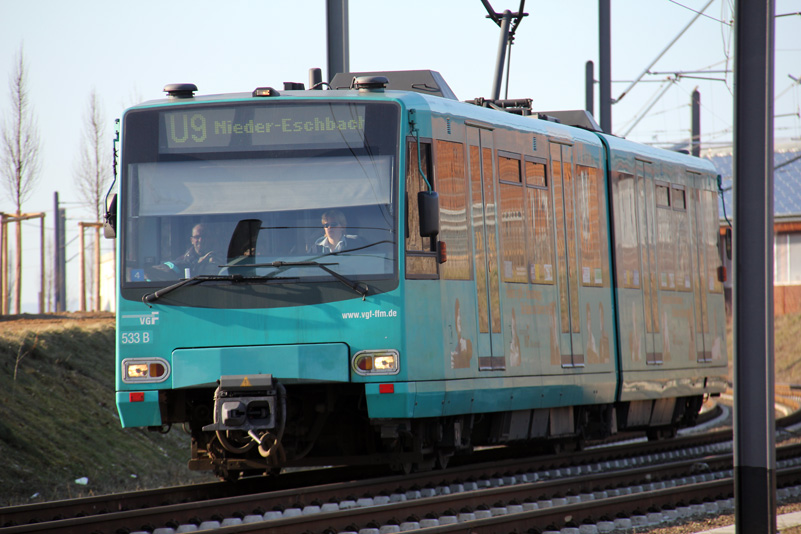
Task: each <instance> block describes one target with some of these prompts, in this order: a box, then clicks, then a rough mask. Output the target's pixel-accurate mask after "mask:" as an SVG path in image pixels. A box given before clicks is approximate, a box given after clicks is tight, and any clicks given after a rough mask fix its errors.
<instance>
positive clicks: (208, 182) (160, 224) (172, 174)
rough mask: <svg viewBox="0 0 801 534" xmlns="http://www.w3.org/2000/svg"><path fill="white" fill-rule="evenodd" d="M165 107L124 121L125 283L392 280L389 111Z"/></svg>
mask: <svg viewBox="0 0 801 534" xmlns="http://www.w3.org/2000/svg"><path fill="white" fill-rule="evenodd" d="M175 109H176V108H175V107H167V108H159V109H155V110H154V109H151V110H143V111H135V112H131V113H129V114H128V116H126V126H125V130H124V131H123V141H124V143H125V144H124V152H123V154H124V155H123V158H124V159H123V165H124V174H123V184H122V188H123V189H122V195H121V196H122V199H123V208H122V217H123V220H124V226H123V231H122V235H121V237H122V239H123V242H122V247H123V277H122V278H123V285H124V287H135V286H137V285H141V286H145V285H148V286H163V285H164V282H174V281H178V280H182V279H187V278H191V277H196V276H198V275H201V276H204V275H209V276H215V275H220V276H221V278H222V277H224V276H229V275H242V276H243V277H247V278H248V279H249V280H257V279H259V278H263V279H265V280H269V281H270V282H271V283H276V282H280V281H281V280H291V281H292V282H293V283H297V282H306V281H308V282H313V281H329V280H337V279H338V278H341V277H346V278H347V280H349V281H351V280H353V281H359V280H376V279H386V278H390V277H395V276H397V274H396V272H397V261H396V258H395V256H396V249H397V245H396V244H397V237H396V224H397V223H396V221H397V216H396V205H397V199H396V196H397V192H396V191H397V180H396V176H397V151H398V142H397V139H398V134H397V129H398V119H397V117H398V108H397V106H395V105H394V104H385V103H367V104H365V103H358V104H357V103H347V102H346V103H331V102H325V103H311V104H310V103H308V101H306V102H304V103H279V104H273V105H269V106H266V105H264V104H263V103H261V102H259V103H257V104H237V105H230V104H228V105H224V106H222V105H217V106H208V107H206V106H186V107H181V108H179V111H175ZM311 262H316V263H319V264H324V267H325V268H319V265H315V264H314V263H311ZM332 271H333V272H332Z"/></svg>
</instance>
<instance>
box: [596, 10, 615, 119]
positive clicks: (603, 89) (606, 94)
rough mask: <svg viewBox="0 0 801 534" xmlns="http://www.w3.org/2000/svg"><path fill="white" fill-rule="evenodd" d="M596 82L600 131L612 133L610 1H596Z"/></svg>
mask: <svg viewBox="0 0 801 534" xmlns="http://www.w3.org/2000/svg"><path fill="white" fill-rule="evenodd" d="M598 55H599V58H598V59H599V61H598V80H599V83H600V85H599V93H598V96H599V101H600V102H599V104H598V107H599V111H600V112H601V130H603V131H604V132H606V133H608V134H611V133H612V11H611V7H610V0H598Z"/></svg>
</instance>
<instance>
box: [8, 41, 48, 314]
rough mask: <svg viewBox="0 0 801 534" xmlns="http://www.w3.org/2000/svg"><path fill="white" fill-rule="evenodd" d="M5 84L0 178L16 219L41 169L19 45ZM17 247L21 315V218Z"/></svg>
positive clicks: (16, 300) (16, 298)
mask: <svg viewBox="0 0 801 534" xmlns="http://www.w3.org/2000/svg"><path fill="white" fill-rule="evenodd" d="M8 85H9V89H10V91H11V109H10V111H9V113H8V115H7V116H6V117H5V120H4V121H3V140H2V142H3V144H2V147H0V149H1V151H0V176H1V177H2V179H3V183H4V184H5V186H6V192H7V194H8V196H9V198H10V199H11V201H12V202H13V203H14V207H15V209H16V216H17V217H20V216H21V215H22V204H23V203H24V202H25V201H26V200H27V199H28V197H30V195H31V193H32V192H33V189H34V186H35V185H36V182H37V181H38V178H39V171H40V169H41V162H40V159H39V158H40V155H41V153H40V150H39V129H38V127H37V122H36V116H35V115H34V113H33V109H32V107H31V103H30V95H29V91H28V70H27V64H26V63H25V56H24V54H23V50H22V46H21V45H20V49H19V53H18V54H17V58H16V62H15V66H14V72H13V73H12V74H11V76H10V78H9V84H8ZM16 247H17V254H16V255H15V258H16V261H15V262H14V264H15V268H14V271H15V280H16V288H15V289H16V290H15V295H14V303H15V307H16V312H17V313H20V308H21V300H22V220H21V219H18V220H17V235H16Z"/></svg>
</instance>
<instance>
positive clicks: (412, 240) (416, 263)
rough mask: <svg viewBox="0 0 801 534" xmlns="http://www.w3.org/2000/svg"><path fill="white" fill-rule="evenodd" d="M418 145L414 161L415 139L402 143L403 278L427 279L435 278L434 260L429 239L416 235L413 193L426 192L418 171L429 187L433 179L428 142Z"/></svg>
mask: <svg viewBox="0 0 801 534" xmlns="http://www.w3.org/2000/svg"><path fill="white" fill-rule="evenodd" d="M419 146H420V158H419V160H418V157H417V147H418V142H417V140H416V139H410V140H409V141H407V143H406V277H407V278H429V279H430V278H437V258H436V253H434V252H432V251H431V238H429V237H421V236H420V220H419V219H420V215H419V212H418V209H417V193H418V192H419V191H426V190H428V185H426V182H425V180H424V179H423V175H422V173H421V172H420V169H421V168H422V170H423V173H425V175H426V178H428V181H429V183H430V184H431V187H432V188H433V187H434V176H433V175H432V173H431V143H430V142H423V141H420V143H419ZM418 161H419V164H418Z"/></svg>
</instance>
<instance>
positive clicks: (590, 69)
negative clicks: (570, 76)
mask: <svg viewBox="0 0 801 534" xmlns="http://www.w3.org/2000/svg"><path fill="white" fill-rule="evenodd" d="M584 107H585V109H586V110H587V111H589V112H590V115H595V65H594V64H593V62H592V61H588V62H587V64H586V65H585V66H584Z"/></svg>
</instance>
